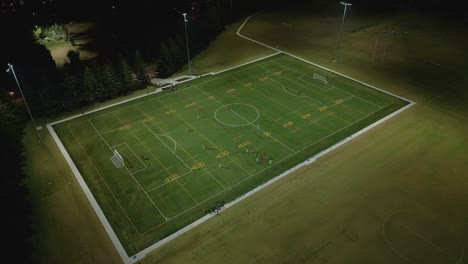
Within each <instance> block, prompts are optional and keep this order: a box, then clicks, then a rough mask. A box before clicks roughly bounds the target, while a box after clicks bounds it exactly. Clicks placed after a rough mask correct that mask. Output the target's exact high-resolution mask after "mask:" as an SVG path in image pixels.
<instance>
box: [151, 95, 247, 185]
mask: <svg viewBox="0 0 468 264" xmlns="http://www.w3.org/2000/svg"><path fill="white" fill-rule="evenodd" d="M160 103H161V104H162V105H163V106H164V107H166V108H167V106H166V105H165V104H164V103H163V102H160ZM176 116H177V117H178V118H179V119H180V120H181V121H183V122H184V123H185V124H186V125H187V126H189V127H190V128H191V129H193V130H194V131H196V132H197V133H198V134H199V135H200V136H201V137H203V138H204V139H205V140H206V141H207V142H208V143H210V144H211V145H212V146H215V147H216V145H215V144H213V142H211V140H209V139H208V138H207V137H206V136H205V135H203V134H202V133H200V131H198V129H196V128H195V127H193V126H192V125H190V124H189V123H187V121H185V120H184V119H182V118H181V117H180V116H179V115H177V114H176ZM216 148H217V149H218V150H219V151H221V149H219V148H218V147H216ZM227 158H228V159H230V160H232V162H234V164H236V165H237V166H238V167H239V168H240V169H241V170H242V171H244V172H245V173H246V174H247V175H250V174H249V173H248V172H247V171H246V170H245V169H244V168H243V167H242V166H240V165H239V164H237V162H235V161H234V160H233V159H232V158H230V157H227ZM218 182H219V181H218ZM221 186H223V185H221Z"/></svg>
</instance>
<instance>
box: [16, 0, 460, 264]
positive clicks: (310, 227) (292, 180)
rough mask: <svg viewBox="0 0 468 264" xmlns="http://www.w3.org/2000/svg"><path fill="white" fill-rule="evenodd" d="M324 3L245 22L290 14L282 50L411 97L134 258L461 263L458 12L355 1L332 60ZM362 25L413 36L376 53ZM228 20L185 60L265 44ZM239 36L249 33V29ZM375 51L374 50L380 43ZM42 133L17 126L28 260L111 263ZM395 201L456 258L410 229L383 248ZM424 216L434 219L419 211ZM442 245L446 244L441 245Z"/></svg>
mask: <svg viewBox="0 0 468 264" xmlns="http://www.w3.org/2000/svg"><path fill="white" fill-rule="evenodd" d="M337 5H339V4H337ZM334 10H335V11H333V12H329V13H328V14H327V13H326V12H324V11H323V9H322V8H321V7H319V8H301V9H300V11H298V10H292V11H290V10H283V11H282V12H278V13H275V14H272V16H276V18H273V17H272V20H270V21H266V20H264V19H258V20H257V19H256V18H260V17H257V16H256V17H254V18H253V19H252V20H250V22H249V23H248V24H247V26H246V27H245V28H244V30H250V29H252V28H255V27H258V29H257V31H258V32H263V31H265V30H271V32H272V34H275V36H276V38H275V40H276V41H283V40H285V38H284V36H285V35H284V34H281V33H278V32H279V31H278V30H279V28H280V27H285V26H284V25H282V24H281V23H283V22H285V23H290V22H292V21H297V23H295V24H293V26H295V27H297V26H300V27H302V31H301V32H298V33H297V34H291V35H289V36H288V38H287V40H288V41H289V43H290V44H289V47H288V49H286V50H287V51H289V52H292V53H293V54H296V55H298V56H301V57H304V58H306V59H308V60H310V61H313V62H317V63H319V64H321V65H324V66H326V67H329V68H331V69H334V70H337V71H339V72H342V73H345V74H347V75H349V76H352V77H354V78H357V79H359V80H363V81H366V82H368V83H370V84H373V85H375V86H378V87H380V88H383V89H385V90H388V91H391V92H393V93H396V94H399V95H403V96H404V97H406V98H410V99H412V100H414V101H416V102H417V104H416V105H415V106H413V107H412V108H410V109H409V110H407V111H405V112H404V113H401V114H399V115H397V116H396V117H393V118H392V119H391V120H388V121H386V122H384V123H383V124H381V125H379V126H378V127H376V128H374V129H372V130H371V131H369V132H366V133H365V134H364V135H362V136H360V137H358V138H356V139H353V140H352V141H351V142H348V143H346V144H345V145H343V146H341V147H340V148H338V149H336V150H335V151H333V152H330V153H329V154H327V155H325V156H324V157H322V158H320V159H318V160H317V161H316V162H315V163H314V164H312V165H309V166H306V167H303V168H302V169H301V170H299V171H297V172H295V173H292V174H291V175H289V176H288V177H286V178H284V179H282V180H280V181H278V182H276V183H275V184H273V185H271V186H269V187H268V188H265V189H264V190H262V191H260V192H258V193H257V194H256V195H253V196H251V197H249V198H248V199H246V200H244V201H242V202H241V203H239V204H238V205H236V206H234V207H232V208H230V209H229V210H227V211H225V212H223V213H221V214H220V216H218V217H215V218H212V219H211V220H209V221H207V222H205V223H204V224H202V225H200V226H198V227H197V228H195V229H193V230H191V231H190V232H188V233H186V234H184V235H182V236H180V237H179V238H177V239H175V240H173V241H172V242H171V243H169V244H167V245H165V246H163V247H161V248H159V249H157V250H155V251H153V252H152V253H151V254H149V255H147V256H146V257H145V258H144V259H143V260H142V261H140V262H141V263H219V262H220V261H222V262H224V263H236V264H237V263H314V262H318V263H320V262H330V263H392V264H395V263H398V264H400V263H401V264H403V263H431V264H438V263H457V261H458V260H459V258H458V257H459V254H457V253H458V251H459V250H461V248H462V247H463V248H464V257H463V258H462V260H461V262H459V263H466V245H467V243H468V240H467V238H468V229H467V225H466V223H467V222H468V214H467V211H466V210H463V209H464V208H468V200H467V199H466V189H467V186H468V179H467V177H466V175H467V174H466V171H468V163H467V162H466V160H468V151H466V150H467V149H468V141H467V137H466V134H467V133H468V127H467V125H466V124H468V122H467V118H466V117H467V116H468V112H467V111H466V109H467V108H466V106H467V105H468V104H466V101H467V99H466V96H463V94H464V93H465V94H466V91H468V90H467V89H466V87H467V81H466V78H464V77H463V75H461V74H459V72H460V71H463V69H466V68H467V67H468V66H467V61H468V60H466V59H465V58H466V56H468V53H467V52H465V51H464V50H465V49H464V48H462V47H463V46H465V45H466V42H467V41H468V39H467V38H466V34H464V31H463V30H461V29H460V28H458V26H457V25H458V23H451V22H449V21H440V20H437V19H435V18H433V17H421V16H420V15H417V14H407V13H405V14H402V13H399V12H395V13H390V14H379V15H378V16H375V17H368V16H366V15H360V14H356V12H355V11H357V10H360V7H359V5H356V4H353V6H352V8H351V9H348V11H347V18H346V23H345V28H344V37H343V45H345V46H346V47H347V48H346V49H344V51H345V54H344V55H345V56H347V58H346V57H342V60H341V61H340V62H338V63H332V62H331V59H330V58H331V57H332V56H333V52H332V50H330V49H328V48H327V47H328V46H329V45H321V43H323V42H325V41H329V43H333V44H336V43H338V32H339V27H338V24H336V23H335V24H330V27H329V28H328V30H322V29H323V27H324V25H328V22H327V23H325V21H326V20H330V19H332V20H334V21H338V22H339V21H340V19H341V16H342V9H340V7H337V8H336V9H334ZM269 14H271V13H269ZM265 15H267V14H265ZM239 24H240V23H239ZM362 25H372V26H373V28H374V29H380V31H381V33H380V34H382V35H383V34H385V33H383V30H384V29H385V27H386V26H387V25H395V26H405V27H406V29H407V31H408V35H407V36H409V37H408V38H395V39H394V40H393V41H395V42H394V43H398V45H400V47H402V48H401V49H398V50H394V51H393V52H388V51H389V50H390V49H392V48H391V45H389V46H388V49H387V55H386V57H385V60H384V61H383V62H380V61H379V60H375V59H374V60H373V59H372V48H373V44H374V43H375V38H374V39H372V40H369V38H368V34H367V33H369V32H370V30H369V29H368V30H367V32H360V33H358V34H355V33H351V32H350V30H351V29H353V28H355V27H358V26H362ZM237 26H238V25H237ZM295 27H293V33H294V30H295ZM285 29H287V28H285ZM236 30H237V27H234V28H230V29H228V30H227V31H225V32H223V33H222V35H221V36H220V37H219V38H218V39H217V40H215V41H214V42H213V43H212V45H210V47H209V48H208V49H207V50H206V51H205V52H203V54H201V55H200V56H199V57H196V58H195V59H194V63H196V62H197V60H198V61H202V62H204V63H203V66H202V63H200V64H199V65H200V68H202V67H204V68H203V69H201V70H200V71H201V72H207V71H213V70H218V69H221V68H226V67H231V66H235V65H237V64H239V62H245V61H249V60H251V58H256V57H258V53H263V54H268V53H269V52H271V51H268V50H267V49H266V48H264V47H262V46H260V45H257V44H255V43H252V42H249V41H247V40H245V39H242V38H239V37H238V36H236V34H235V31H236ZM315 32H322V34H314V33H315ZM243 33H244V34H246V33H247V32H246V31H243ZM306 33H307V34H306ZM351 35H354V37H353V42H356V43H359V42H361V43H362V46H367V47H368V49H367V53H366V54H364V53H362V52H361V53H360V52H358V51H357V50H355V49H351V48H350V45H349V44H350V43H349V42H348V41H349V40H350V36H351ZM247 36H249V37H252V38H255V39H258V38H257V37H258V36H257V35H255V34H247ZM435 36H437V37H435ZM440 36H443V37H440ZM366 43H367V44H366ZM380 43H383V42H380ZM255 45H257V46H255ZM223 47H229V49H225V50H226V52H228V54H225V53H224V52H220V50H223ZM383 47H384V46H383V45H382V46H377V48H378V49H379V48H383ZM447 47H448V48H447ZM280 48H282V49H285V46H284V45H280ZM379 53H380V55H382V54H383V49H382V50H381V52H379ZM380 55H379V56H380ZM390 55H391V57H393V58H398V62H395V63H394V62H392V63H389V62H390V61H393V60H388V58H389V56H390ZM226 56H229V59H228V60H226ZM342 56H343V55H342ZM427 57H431V58H433V59H434V58H436V59H438V60H439V62H440V61H444V62H445V63H442V64H441V66H440V67H436V66H434V65H430V64H426V63H424V62H423V60H417V58H427ZM453 58H458V59H453ZM343 59H346V60H345V61H343ZM185 72H186V70H185ZM441 73H442V74H441ZM453 73H455V74H453ZM447 76H448V77H447ZM454 90H455V92H453V91H454ZM119 100H120V98H119ZM101 105H102V104H97V105H93V108H98V107H100V106H101ZM463 106H464V107H463ZM29 128H31V126H30V127H29ZM40 132H41V134H42V137H43V139H45V143H44V144H38V143H37V139H36V137H35V132H34V131H33V130H32V129H28V133H27V135H26V137H25V148H26V153H25V156H26V157H27V162H26V164H25V165H26V171H27V173H28V176H29V177H28V181H27V184H28V186H29V188H30V190H31V193H32V197H31V200H32V202H33V204H34V206H33V208H35V211H34V217H35V219H37V220H36V225H35V227H36V228H35V230H36V235H35V239H34V241H35V242H36V243H35V245H37V248H36V250H35V256H37V257H36V258H35V259H36V260H37V262H38V263H121V260H120V257H119V255H118V254H117V253H116V250H115V249H114V247H113V244H112V243H111V241H110V239H109V237H108V235H107V234H106V233H105V231H104V229H103V228H102V225H101V223H100V222H99V220H98V218H97V217H96V216H95V214H94V212H93V209H92V208H91V206H90V204H89V202H88V200H87V199H86V197H85V196H84V194H83V192H82V190H81V188H80V187H79V185H78V184H77V183H76V181H75V179H74V176H73V175H72V174H71V171H70V169H69V168H68V165H67V164H66V162H65V160H64V159H63V157H62V155H61V154H60V152H59V150H58V148H57V146H56V144H55V142H54V141H53V140H52V138H51V137H50V134H49V133H47V131H46V130H41V131H40ZM67 181H70V182H71V184H67ZM402 211H412V212H416V213H418V214H419V216H414V214H413V216H411V215H406V219H407V220H412V219H413V221H412V222H413V223H414V219H417V220H421V219H423V221H420V223H419V226H420V227H424V226H426V227H427V228H426V229H425V230H426V231H425V232H426V234H431V233H436V234H437V233H438V232H439V231H440V230H445V231H446V233H447V234H449V236H450V240H449V244H448V245H449V247H450V249H449V250H448V251H447V252H448V253H449V255H450V256H452V257H450V258H447V259H445V260H444V259H442V260H441V259H440V258H439V257H437V254H439V252H440V251H438V249H434V248H431V247H428V248H427V243H428V242H431V243H433V244H434V245H440V243H441V242H442V243H446V242H447V239H440V240H439V239H438V240H425V241H421V240H418V242H419V243H411V244H410V246H413V247H407V248H406V251H402V252H400V253H406V256H403V257H401V256H399V255H398V254H397V253H396V252H395V251H393V250H392V248H391V247H390V246H389V244H388V243H387V242H386V241H385V238H384V236H383V223H384V221H385V220H386V219H387V218H388V219H390V220H392V219H393V220H392V221H391V222H388V221H387V222H386V223H387V224H386V226H388V227H394V225H388V224H389V223H390V224H391V223H402V222H401V221H400V220H401V217H400V215H401V214H400V213H401V212H402ZM392 215H395V216H392ZM421 216H423V217H421ZM404 217H405V216H404ZM424 219H425V220H424ZM434 219H437V221H434ZM395 220H396V221H395ZM427 220H432V222H433V223H436V224H429V225H426V224H424V223H427V222H428V221H427ZM398 221H400V222H398ZM407 222H410V221H407ZM434 227H436V228H434ZM399 230H400V231H398V229H393V231H396V232H397V234H396V235H398V234H399V235H400V244H396V243H395V237H391V236H392V235H393V236H394V235H395V234H390V237H389V238H391V239H392V238H393V239H394V240H393V241H390V242H393V244H392V245H393V246H394V247H395V248H396V249H401V248H402V247H401V245H404V243H405V241H410V239H411V237H409V239H408V240H406V239H405V236H401V235H404V234H408V235H410V234H414V233H412V232H408V231H407V229H404V227H403V226H400V228H399ZM413 230H414V231H419V232H421V229H413ZM431 230H435V232H433V231H431ZM422 231H424V230H422ZM348 237H349V238H352V239H349V238H348ZM70 238H73V239H70ZM396 242H397V243H398V241H396ZM406 245H408V244H406ZM418 245H426V249H427V250H424V246H423V247H421V249H423V250H416V251H413V252H409V251H408V249H414V246H418ZM442 248H444V249H445V250H447V249H446V248H447V246H446V245H445V246H443V247H442ZM459 248H460V249H459ZM408 253H409V254H408ZM421 254H426V259H421V257H420V256H421ZM433 254H434V255H435V257H434V258H432V260H429V261H428V260H427V257H430V256H431V255H433ZM418 256H419V258H418ZM405 257H406V259H405ZM407 259H410V260H409V261H408V260H407ZM418 261H419V262H418Z"/></svg>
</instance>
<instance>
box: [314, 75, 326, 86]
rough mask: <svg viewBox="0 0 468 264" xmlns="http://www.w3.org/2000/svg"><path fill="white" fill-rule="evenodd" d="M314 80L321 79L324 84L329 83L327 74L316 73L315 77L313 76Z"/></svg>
mask: <svg viewBox="0 0 468 264" xmlns="http://www.w3.org/2000/svg"><path fill="white" fill-rule="evenodd" d="M312 78H313V79H314V80H319V81H320V82H323V83H324V84H327V83H328V81H327V78H325V76H323V75H320V74H317V73H314V75H313V77H312Z"/></svg>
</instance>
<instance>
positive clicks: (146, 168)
mask: <svg viewBox="0 0 468 264" xmlns="http://www.w3.org/2000/svg"><path fill="white" fill-rule="evenodd" d="M122 145H125V146H127V148H128V149H129V150H130V151H131V152H132V153H133V155H134V156H135V157H136V158H137V159H138V161H140V163H141V164H142V165H143V167H144V168H142V169H139V170H137V171H136V172H133V173H132V174H137V173H138V172H140V171H142V170H146V169H147V168H148V167H146V165H145V163H143V161H142V160H141V159H140V157H138V156H137V154H135V152H134V151H133V149H132V148H130V146H129V145H128V144H127V143H125V142H124V143H121V144H118V145H115V146H113V147H112V148H116V147H118V146H122Z"/></svg>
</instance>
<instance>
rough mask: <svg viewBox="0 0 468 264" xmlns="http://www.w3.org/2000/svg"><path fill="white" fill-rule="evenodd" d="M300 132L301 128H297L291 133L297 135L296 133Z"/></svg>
mask: <svg viewBox="0 0 468 264" xmlns="http://www.w3.org/2000/svg"><path fill="white" fill-rule="evenodd" d="M299 130H301V128H296V129H294V130H293V131H291V133H293V134H294V133H296V132H297V131H299Z"/></svg>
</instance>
